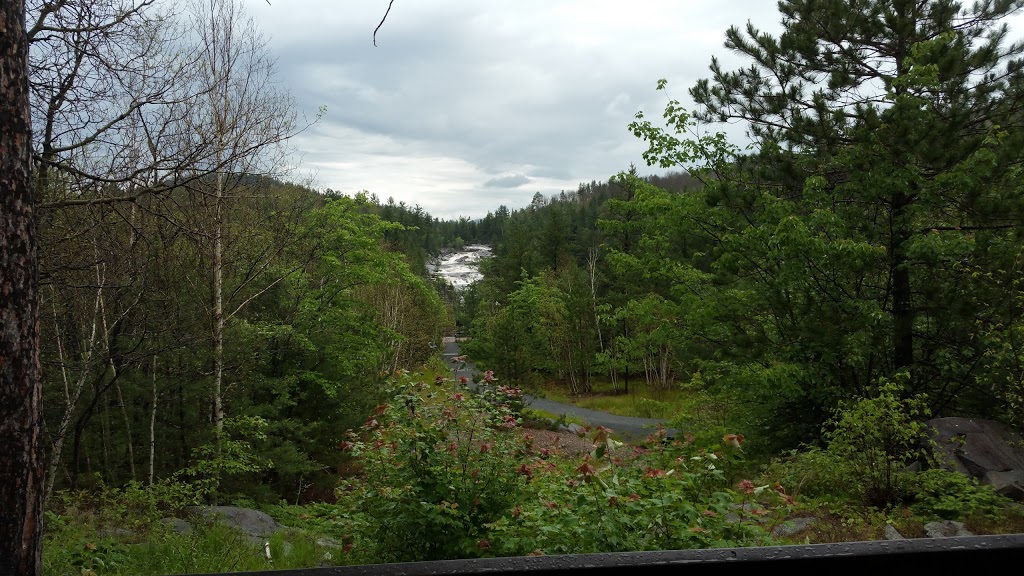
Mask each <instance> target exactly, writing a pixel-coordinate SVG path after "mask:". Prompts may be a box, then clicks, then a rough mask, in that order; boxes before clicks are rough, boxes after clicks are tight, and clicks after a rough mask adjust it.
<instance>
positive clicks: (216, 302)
mask: <svg viewBox="0 0 1024 576" xmlns="http://www.w3.org/2000/svg"><path fill="white" fill-rule="evenodd" d="M193 18H194V25H195V29H196V30H198V31H199V44H200V46H201V48H200V57H199V65H200V67H201V68H202V70H203V77H204V78H206V79H207V83H205V84H204V85H203V87H202V90H201V91H200V92H199V93H201V94H204V97H203V98H201V99H200V100H199V101H198V102H197V104H198V110H196V111H194V112H195V113H197V116H198V119H197V123H198V124H199V126H205V127H206V130H207V131H208V132H207V134H208V135H207V136H206V138H205V139H208V140H209V141H211V142H213V149H212V155H211V156H210V157H207V158H204V159H203V160H204V161H205V165H201V169H204V168H205V169H206V170H209V171H211V172H212V173H213V178H212V180H213V181H212V183H211V182H209V181H207V180H198V181H196V182H197V184H199V185H200V186H199V188H200V190H199V193H200V194H204V195H206V196H207V197H208V199H209V205H208V207H209V212H210V214H209V215H210V217H211V220H210V222H209V223H208V228H206V229H205V230H202V231H201V232H200V235H201V237H202V238H203V239H204V240H205V241H206V242H208V243H209V248H210V256H211V268H210V271H211V276H212V279H211V300H212V302H211V316H212V322H211V324H212V344H213V355H212V364H213V366H212V372H213V385H212V398H213V419H214V428H215V430H216V434H217V435H218V437H219V435H220V433H221V431H222V430H223V426H224V403H223V395H222V392H223V387H224V384H223V380H224V328H225V322H226V321H227V319H228V318H230V317H231V316H233V315H234V314H236V313H237V312H238V311H239V310H240V309H241V308H242V307H243V306H245V305H246V304H247V303H248V302H249V301H250V299H244V300H241V301H240V302H238V303H237V306H236V307H235V308H234V309H233V310H228V311H225V308H224V305H225V290H224V268H225V262H224V250H225V242H226V233H227V230H226V222H225V220H226V217H227V211H228V206H227V202H228V200H229V198H228V197H229V195H231V194H232V193H238V192H239V191H241V189H244V186H243V185H242V184H243V177H249V176H252V175H254V174H265V173H268V172H270V171H271V170H273V167H274V166H275V164H276V163H278V162H280V156H279V154H280V150H281V147H282V144H283V143H284V142H285V141H286V140H287V139H288V138H289V137H290V136H291V134H292V133H293V131H294V129H295V114H294V112H292V102H291V100H290V98H288V97H287V95H286V94H285V93H283V92H280V91H278V90H277V89H275V88H274V86H273V84H272V83H273V73H274V67H273V62H272V60H271V59H270V56H269V54H268V53H267V50H266V41H265V40H264V39H263V38H262V37H261V35H260V34H259V33H258V32H257V31H256V28H255V25H254V23H253V22H252V20H251V19H250V18H247V17H246V16H245V15H244V11H243V8H242V5H241V4H240V3H239V2H237V1H236V0H208V1H197V3H196V4H195V6H194V14H193ZM203 116H205V118H203ZM211 184H212V186H210V185H211ZM210 187H212V190H210V189H209V188H210ZM254 268H256V269H258V268H265V262H260V263H257V264H256V265H254V266H252V267H251V268H250V269H254ZM277 281H279V280H272V281H271V285H273V284H276V283H277ZM235 292H236V293H237V290H236V291H235Z"/></svg>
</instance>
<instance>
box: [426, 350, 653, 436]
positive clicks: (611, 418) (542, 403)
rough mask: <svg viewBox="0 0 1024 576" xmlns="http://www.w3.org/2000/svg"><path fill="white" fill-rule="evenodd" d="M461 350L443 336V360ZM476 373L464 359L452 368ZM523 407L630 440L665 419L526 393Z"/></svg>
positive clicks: (448, 360)
mask: <svg viewBox="0 0 1024 576" xmlns="http://www.w3.org/2000/svg"><path fill="white" fill-rule="evenodd" d="M461 354H462V352H461V351H460V348H459V343H458V342H456V341H455V339H454V338H445V339H444V355H443V357H444V361H445V362H446V363H449V364H450V363H451V359H452V358H454V357H456V356H459V355H461ZM478 373H479V370H477V368H476V365H475V364H473V363H472V362H467V363H466V365H465V366H463V367H462V368H461V369H459V370H456V371H454V376H455V377H456V378H458V377H459V376H465V377H466V378H469V379H470V380H472V379H473V377H474V376H475V375H477V374H478ZM525 398H526V404H527V406H529V407H531V408H537V409H540V410H544V411H547V412H551V413H553V414H567V415H570V416H576V417H578V418H582V419H583V420H585V421H587V422H589V423H590V424H592V425H594V426H604V427H605V428H611V429H612V430H613V431H615V432H618V433H619V434H621V435H622V436H623V437H625V438H627V439H630V440H634V441H635V440H640V439H642V438H644V437H646V436H647V435H648V434H650V433H651V432H653V431H654V429H655V428H656V427H657V425H658V424H663V423H664V422H665V421H664V420H660V419H657V418H636V417H633V416H619V415H617V414H609V413H608V412H601V411H599V410H589V409H587V408H580V407H579V406H574V405H572V404H563V403H562V402H555V401H553V400H547V399H545V398H537V397H534V396H531V395H529V394H527V395H526V396H525ZM672 434H673V431H672V430H669V435H670V436H671V435H672Z"/></svg>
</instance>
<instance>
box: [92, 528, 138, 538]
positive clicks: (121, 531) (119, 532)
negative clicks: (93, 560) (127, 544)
mask: <svg viewBox="0 0 1024 576" xmlns="http://www.w3.org/2000/svg"><path fill="white" fill-rule="evenodd" d="M133 534H134V533H133V532H132V531H131V530H127V529H125V528H117V527H115V528H101V529H100V530H97V531H96V535H97V536H100V537H103V538H124V537H125V536H131V535H133Z"/></svg>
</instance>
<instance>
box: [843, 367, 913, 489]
mask: <svg viewBox="0 0 1024 576" xmlns="http://www.w3.org/2000/svg"><path fill="white" fill-rule="evenodd" d="M900 380H903V381H906V380H907V377H906V376H903V377H902V378H900ZM903 389H904V388H903V386H901V385H900V383H899V382H898V381H890V380H885V379H883V380H881V381H880V382H879V384H878V388H877V390H876V392H875V394H874V395H872V396H871V397H862V398H858V399H856V400H854V401H853V402H850V403H845V404H843V405H842V407H841V408H840V409H839V410H838V411H837V412H836V415H835V417H834V418H833V420H832V421H831V422H830V423H829V426H830V428H831V429H830V430H828V431H826V432H825V439H826V440H827V441H828V450H829V452H831V453H832V454H834V455H835V456H837V457H839V458H843V459H844V460H846V462H847V463H848V464H849V466H850V468H851V470H852V472H853V474H854V475H855V477H856V478H857V480H858V481H859V482H860V483H861V485H862V487H863V497H864V498H865V499H866V500H867V501H868V502H870V503H873V504H887V503H891V502H894V501H896V500H897V499H899V498H900V497H901V496H903V494H904V493H905V491H906V486H905V485H904V479H905V473H904V472H903V470H904V468H906V466H907V465H908V464H910V463H911V462H913V461H914V460H917V459H918V458H920V457H922V456H923V451H922V448H923V446H922V445H923V442H924V439H925V438H926V437H927V430H928V428H927V426H926V425H925V424H924V420H925V419H926V418H927V417H928V415H929V411H928V408H927V406H926V403H925V398H924V397H923V396H915V397H913V398H902V397H901V394H902V392H903Z"/></svg>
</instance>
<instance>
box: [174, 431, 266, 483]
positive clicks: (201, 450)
mask: <svg viewBox="0 0 1024 576" xmlns="http://www.w3.org/2000/svg"><path fill="white" fill-rule="evenodd" d="M266 427H267V421H266V420H264V419H263V418H260V417H258V416H243V417H232V418H226V419H225V420H224V430H223V431H222V433H221V435H220V437H219V438H218V439H217V440H215V441H214V442H212V443H210V444H205V445H203V446H199V447H197V448H196V449H195V450H194V451H193V461H192V463H191V464H190V465H189V466H188V467H187V468H185V469H183V470H182V471H181V476H184V477H186V478H191V481H190V484H191V485H192V487H193V488H194V489H195V490H196V492H197V493H198V494H201V495H203V496H207V495H213V496H216V494H217V491H218V490H219V489H220V486H221V484H222V482H224V480H225V478H226V477H228V476H232V475H235V476H237V475H247V474H253V473H256V472H261V471H263V470H266V469H267V468H269V467H270V466H272V465H273V463H272V462H270V461H269V460H266V459H265V458H263V457H261V456H260V455H258V454H257V453H256V452H255V451H254V450H253V447H252V441H254V440H264V439H266V433H265V432H264V429H265V428H266Z"/></svg>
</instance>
